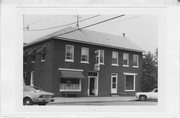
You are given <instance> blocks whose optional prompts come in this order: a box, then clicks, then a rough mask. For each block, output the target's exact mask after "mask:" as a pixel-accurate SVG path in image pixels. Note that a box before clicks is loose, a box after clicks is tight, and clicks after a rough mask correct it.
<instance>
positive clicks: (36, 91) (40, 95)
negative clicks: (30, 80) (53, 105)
mask: <svg viewBox="0 0 180 118" xmlns="http://www.w3.org/2000/svg"><path fill="white" fill-rule="evenodd" d="M53 98H54V94H53V93H50V92H45V91H43V90H42V89H41V88H38V87H35V86H24V90H23V105H33V104H38V105H46V104H47V103H48V102H54V99H53Z"/></svg>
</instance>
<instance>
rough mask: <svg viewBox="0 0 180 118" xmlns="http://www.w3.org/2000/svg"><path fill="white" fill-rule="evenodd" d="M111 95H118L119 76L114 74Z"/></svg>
mask: <svg viewBox="0 0 180 118" xmlns="http://www.w3.org/2000/svg"><path fill="white" fill-rule="evenodd" d="M111 93H112V94H117V74H116V73H113V74H112V75H111Z"/></svg>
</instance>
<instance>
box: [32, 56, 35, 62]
mask: <svg viewBox="0 0 180 118" xmlns="http://www.w3.org/2000/svg"><path fill="white" fill-rule="evenodd" d="M31 63H35V54H33V55H32V58H31Z"/></svg>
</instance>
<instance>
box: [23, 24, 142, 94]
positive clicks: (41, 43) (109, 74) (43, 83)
mask: <svg viewBox="0 0 180 118" xmlns="http://www.w3.org/2000/svg"><path fill="white" fill-rule="evenodd" d="M23 71H24V82H25V84H26V85H33V86H38V87H40V88H42V89H44V90H45V91H49V92H53V93H55V95H56V96H64V95H79V96H110V95H113V94H115V95H122V96H123V95H134V94H135V92H137V91H141V78H142V71H143V57H142V50H141V49H140V48H139V47H138V46H136V45H135V44H134V43H133V42H131V41H130V40H129V39H128V38H126V37H125V36H124V37H121V36H115V35H111V34H106V33H101V32H96V31H91V30H85V29H76V28H73V27H68V28H64V29H62V30H60V31H57V32H55V33H52V34H50V35H47V36H45V37H42V38H40V39H38V40H36V41H34V42H31V43H29V44H26V45H25V46H24V69H23Z"/></svg>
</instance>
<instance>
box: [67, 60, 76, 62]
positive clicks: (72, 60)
mask: <svg viewBox="0 0 180 118" xmlns="http://www.w3.org/2000/svg"><path fill="white" fill-rule="evenodd" d="M65 61H66V62H74V60H65Z"/></svg>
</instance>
